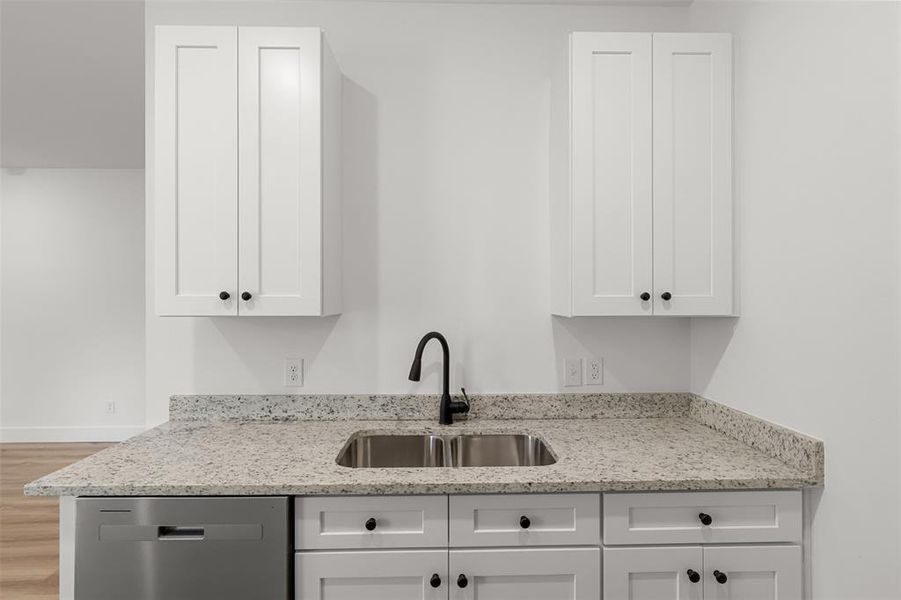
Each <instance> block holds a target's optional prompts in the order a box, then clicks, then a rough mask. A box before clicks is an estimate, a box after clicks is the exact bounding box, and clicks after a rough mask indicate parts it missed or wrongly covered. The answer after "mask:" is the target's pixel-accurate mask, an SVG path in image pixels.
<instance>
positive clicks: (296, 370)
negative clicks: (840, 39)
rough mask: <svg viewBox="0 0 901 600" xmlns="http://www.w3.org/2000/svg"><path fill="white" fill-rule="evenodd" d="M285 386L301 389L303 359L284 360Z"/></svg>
mask: <svg viewBox="0 0 901 600" xmlns="http://www.w3.org/2000/svg"><path fill="white" fill-rule="evenodd" d="M285 386H286V387H303V359H302V358H286V359H285Z"/></svg>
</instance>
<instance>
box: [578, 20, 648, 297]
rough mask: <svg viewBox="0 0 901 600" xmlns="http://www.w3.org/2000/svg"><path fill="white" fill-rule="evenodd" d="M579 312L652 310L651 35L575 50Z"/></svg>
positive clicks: (608, 39)
mask: <svg viewBox="0 0 901 600" xmlns="http://www.w3.org/2000/svg"><path fill="white" fill-rule="evenodd" d="M571 61H572V66H571V69H572V71H571V86H572V92H571V102H572V123H571V131H572V231H573V245H572V253H573V256H572V260H573V314H575V315H641V314H650V313H651V310H652V306H653V305H652V303H650V302H642V300H641V299H640V298H639V296H640V295H641V294H642V293H643V292H651V291H652V285H651V284H652V281H651V272H652V258H651V250H652V248H651V242H652V240H651V237H652V231H651V211H652V208H651V34H648V33H576V34H573V36H572V48H571Z"/></svg>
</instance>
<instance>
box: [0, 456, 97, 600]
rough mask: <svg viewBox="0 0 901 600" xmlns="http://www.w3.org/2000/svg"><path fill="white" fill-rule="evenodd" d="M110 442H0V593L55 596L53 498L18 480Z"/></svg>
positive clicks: (19, 598)
mask: <svg viewBox="0 0 901 600" xmlns="http://www.w3.org/2000/svg"><path fill="white" fill-rule="evenodd" d="M109 445H110V444H100V443H88V444H0V598H2V599H3V600H37V599H41V600H50V599H51V598H53V599H56V598H58V597H59V590H58V578H59V531H58V529H59V501H58V500H57V499H56V498H43V497H40V498H39V497H29V496H24V495H23V493H22V486H23V485H25V484H26V483H28V482H29V481H32V480H34V479H37V478H38V477H41V476H43V475H46V474H47V473H51V472H53V471H56V470H57V469H61V468H62V467H65V466H66V465H69V464H71V463H73V462H75V461H78V460H81V459H82V458H84V457H86V456H89V455H91V454H94V453H95V452H98V451H100V450H102V449H104V448H106V447H107V446H109Z"/></svg>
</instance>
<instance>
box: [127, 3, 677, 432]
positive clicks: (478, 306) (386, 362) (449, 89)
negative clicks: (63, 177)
mask: <svg viewBox="0 0 901 600" xmlns="http://www.w3.org/2000/svg"><path fill="white" fill-rule="evenodd" d="M685 16H686V12H685V9H665V8H648V7H644V8H632V9H624V8H609V7H607V8H598V7H575V6H554V7H550V6H512V5H496V4H495V5H484V6H480V5H476V4H456V5H447V4H430V5H421V4H419V5H417V4H411V3H382V2H367V3H355V2H331V3H325V2H302V3H293V2H283V3H267V2H249V3H240V2H225V3H209V2H201V3H196V4H190V3H184V2H179V3H167V2H161V3H151V4H148V5H147V12H146V17H145V23H146V25H147V28H148V44H152V39H153V38H152V31H153V29H152V28H153V26H154V25H156V24H217V23H218V24H278V25H316V26H321V27H323V28H324V29H325V30H326V33H327V37H328V39H329V41H330V42H331V44H332V47H333V50H334V53H335V56H336V57H337V59H338V62H339V63H340V65H341V67H342V68H343V70H344V73H345V75H346V77H347V78H348V80H349V81H348V83H347V85H346V90H345V99H344V101H345V115H344V119H345V128H346V136H345V140H344V141H345V145H346V152H345V162H344V168H345V175H344V188H345V191H346V194H345V211H344V214H345V219H344V238H345V249H344V255H345V257H346V267H345V269H346V270H345V286H346V287H345V311H344V314H343V315H341V316H340V317H337V318H328V319H318V318H308V319H307V318H300V319H299V318H286V319H279V318H264V319H228V318H217V319H208V318H203V319H191V318H160V317H156V316H154V315H153V307H152V305H151V302H152V294H151V295H149V296H148V317H147V420H148V423H149V424H154V423H158V422H160V421H163V420H165V419H166V415H167V398H168V396H169V395H170V394H173V393H214V392H218V393H285V392H290V391H291V388H285V387H283V375H282V369H283V362H282V361H283V360H284V358H285V357H289V356H298V357H303V358H304V359H306V363H307V367H308V369H307V381H306V386H305V387H304V388H303V390H302V391H305V392H332V393H353V392H355V393H365V392H386V393H392V392H408V391H413V392H420V393H432V392H435V391H437V390H438V388H439V381H438V370H437V367H438V365H437V363H435V364H433V365H432V368H431V370H429V371H427V373H426V374H425V375H424V376H423V383H422V384H421V385H420V384H413V383H410V382H408V381H407V378H406V375H407V372H408V370H409V365H410V360H411V358H412V354H413V351H414V349H415V346H416V343H417V342H418V341H419V338H420V337H421V336H422V335H423V334H424V333H426V332H427V331H429V330H431V329H437V330H439V331H442V332H444V333H445V334H447V336H448V339H449V341H450V346H451V357H452V360H453V361H454V363H455V368H454V372H455V379H456V381H455V385H457V386H459V385H461V384H462V385H466V386H467V387H468V388H469V389H470V390H471V391H474V392H502V391H518V392H546V391H555V390H558V389H562V388H561V387H560V380H561V378H560V373H559V371H560V365H561V362H562V360H563V358H564V357H568V356H588V355H590V354H594V355H597V356H601V357H604V359H605V364H606V382H605V385H604V386H602V387H595V388H586V389H597V390H598V391H617V390H676V391H678V390H685V389H687V388H688V385H689V363H688V343H689V339H688V333H689V323H688V322H687V321H685V320H678V319H672V320H666V319H661V320H657V321H651V320H645V319H578V320H566V319H556V318H552V317H551V316H550V315H549V292H548V280H549V276H548V269H549V267H548V262H549V259H548V253H549V250H548V223H547V186H548V181H547V170H548V155H547V147H548V141H547V137H548V102H549V69H550V64H551V63H550V61H551V59H552V57H553V56H555V54H556V51H557V50H558V49H559V47H560V45H562V44H565V43H566V36H567V33H568V32H570V31H572V30H574V29H608V30H622V29H627V30H629V29H645V30H655V29H656V30H660V29H664V30H667V29H674V28H681V27H682V26H683V25H682V22H683V20H684V18H685ZM145 54H146V55H147V56H148V57H149V56H151V53H150V52H146V53H145ZM148 72H149V71H148ZM151 86H152V82H151V81H147V90H148V106H149V104H150V99H151V98H152V90H151ZM150 133H151V132H150V131H148V136H149V135H150ZM148 143H151V142H150V140H148ZM148 156H149V154H148ZM148 233H149V234H150V235H149V236H148V237H149V238H150V237H151V236H152V232H148ZM150 244H152V240H150V239H148V248H149V247H151V246H150ZM149 256H151V253H149V252H148V257H149ZM152 272H153V270H152V268H148V273H152ZM431 352H433V353H434V354H432V356H431V357H432V358H435V357H438V356H439V354H438V352H437V349H432V350H431ZM567 389H570V388H567Z"/></svg>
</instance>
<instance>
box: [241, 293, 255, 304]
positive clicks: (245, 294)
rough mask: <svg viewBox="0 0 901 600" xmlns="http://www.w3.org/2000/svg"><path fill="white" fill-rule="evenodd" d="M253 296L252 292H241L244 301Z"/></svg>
mask: <svg viewBox="0 0 901 600" xmlns="http://www.w3.org/2000/svg"><path fill="white" fill-rule="evenodd" d="M251 298H253V296H252V295H251V294H250V292H244V293H242V294H241V300H243V301H244V302H247V301H248V300H250V299H251Z"/></svg>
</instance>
